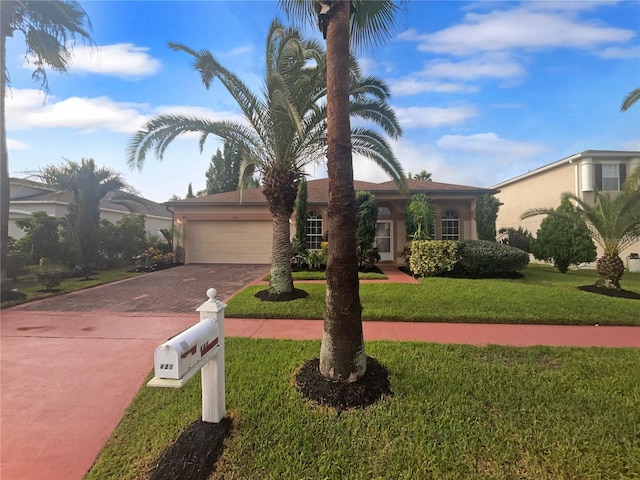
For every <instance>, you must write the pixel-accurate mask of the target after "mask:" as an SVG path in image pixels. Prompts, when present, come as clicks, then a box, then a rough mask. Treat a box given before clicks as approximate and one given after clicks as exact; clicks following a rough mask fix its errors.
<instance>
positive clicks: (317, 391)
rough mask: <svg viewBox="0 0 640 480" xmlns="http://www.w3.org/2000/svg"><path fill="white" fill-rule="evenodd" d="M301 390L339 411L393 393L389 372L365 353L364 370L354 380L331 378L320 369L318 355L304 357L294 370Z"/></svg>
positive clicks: (356, 406)
mask: <svg viewBox="0 0 640 480" xmlns="http://www.w3.org/2000/svg"><path fill="white" fill-rule="evenodd" d="M295 380H296V386H297V387H298V391H299V392H300V394H301V395H302V396H303V397H304V398H306V399H308V400H311V401H313V402H315V403H317V404H318V405H321V406H325V407H330V408H335V409H336V410H337V411H338V412H341V411H344V410H347V409H349V408H364V407H367V406H369V405H373V404H374V403H376V402H377V401H378V400H382V399H383V398H384V397H388V396H391V395H393V392H392V391H391V386H390V384H389V372H388V371H387V369H386V367H385V366H384V365H382V364H381V363H380V362H378V361H377V360H376V359H375V358H371V357H367V371H366V372H365V374H364V376H363V377H362V378H361V379H360V380H358V381H357V382H353V383H338V382H333V381H331V380H329V379H327V378H325V377H323V376H322V374H321V373H320V359H318V358H314V359H312V360H309V361H307V362H306V363H305V364H304V365H303V366H302V368H300V370H298V373H297V374H296V379H295Z"/></svg>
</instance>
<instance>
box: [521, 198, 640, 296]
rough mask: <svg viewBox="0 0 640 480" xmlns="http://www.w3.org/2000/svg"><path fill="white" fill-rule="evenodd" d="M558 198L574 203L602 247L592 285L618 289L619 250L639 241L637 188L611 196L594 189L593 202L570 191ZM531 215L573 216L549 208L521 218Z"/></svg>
mask: <svg viewBox="0 0 640 480" xmlns="http://www.w3.org/2000/svg"><path fill="white" fill-rule="evenodd" d="M562 198H563V200H564V199H565V198H566V199H569V200H571V201H572V202H573V203H574V204H575V205H576V213H577V214H578V216H579V217H580V219H581V220H582V221H585V222H586V223H587V226H588V227H589V230H590V231H591V236H592V237H593V239H594V240H595V242H596V243H597V244H598V245H600V246H601V247H602V248H603V250H604V255H603V256H602V257H600V258H598V261H597V263H596V268H597V270H598V276H599V278H598V281H597V282H596V285H597V286H599V287H604V288H616V289H620V278H622V274H623V273H624V263H623V262H622V259H621V258H620V252H621V251H622V250H623V249H625V248H626V247H628V246H630V245H633V244H634V243H636V242H637V241H639V240H640V190H638V189H636V190H635V191H634V190H630V189H628V190H623V191H622V192H620V193H619V194H618V195H617V196H615V197H612V196H611V194H610V193H609V192H605V193H603V192H600V191H597V190H596V191H595V192H594V203H593V205H591V204H589V203H586V202H585V201H584V200H582V199H580V198H579V197H577V196H576V195H574V194H572V193H564V194H563V196H562ZM535 215H555V216H560V217H564V218H568V219H569V220H572V221H575V217H574V216H573V215H563V213H562V212H560V211H558V210H554V209H553V208H534V209H530V210H527V211H526V212H524V213H523V214H522V217H521V218H522V219H525V218H529V217H533V216H535Z"/></svg>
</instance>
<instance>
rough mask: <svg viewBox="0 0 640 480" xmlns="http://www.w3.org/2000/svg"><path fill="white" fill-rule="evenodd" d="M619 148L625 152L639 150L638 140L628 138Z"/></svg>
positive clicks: (639, 141) (639, 143)
mask: <svg viewBox="0 0 640 480" xmlns="http://www.w3.org/2000/svg"><path fill="white" fill-rule="evenodd" d="M620 148H621V149H622V150H624V151H627V152H636V151H637V152H640V140H638V139H634V140H629V141H628V142H624V143H622V144H621V145H620Z"/></svg>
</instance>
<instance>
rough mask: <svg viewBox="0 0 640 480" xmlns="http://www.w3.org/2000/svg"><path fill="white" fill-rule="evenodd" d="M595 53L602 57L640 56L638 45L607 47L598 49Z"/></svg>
mask: <svg viewBox="0 0 640 480" xmlns="http://www.w3.org/2000/svg"><path fill="white" fill-rule="evenodd" d="M596 55H598V56H599V57H602V58H638V57H640V46H635V47H628V48H624V47H609V48H605V49H603V50H598V51H597V52H596Z"/></svg>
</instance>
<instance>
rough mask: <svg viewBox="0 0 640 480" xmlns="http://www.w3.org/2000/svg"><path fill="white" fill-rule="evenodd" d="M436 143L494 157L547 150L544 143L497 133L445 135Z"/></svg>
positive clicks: (535, 153) (446, 147) (515, 156)
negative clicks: (501, 136) (508, 137)
mask: <svg viewBox="0 0 640 480" xmlns="http://www.w3.org/2000/svg"><path fill="white" fill-rule="evenodd" d="M436 144H437V145H438V147H440V148H441V149H443V150H452V151H461V152H465V153H470V154H473V155H489V156H491V157H493V158H494V159H496V160H498V159H504V160H508V159H512V160H513V159H523V158H529V157H532V156H535V155H539V154H541V153H544V152H546V151H547V148H546V147H545V146H544V145H540V144H537V143H532V142H518V141H515V140H507V139H504V138H500V137H499V136H498V135H497V134H496V133H493V132H489V133H477V134H475V135H468V136H464V135H445V136H443V137H442V138H440V139H439V140H438V141H437V142H436Z"/></svg>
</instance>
